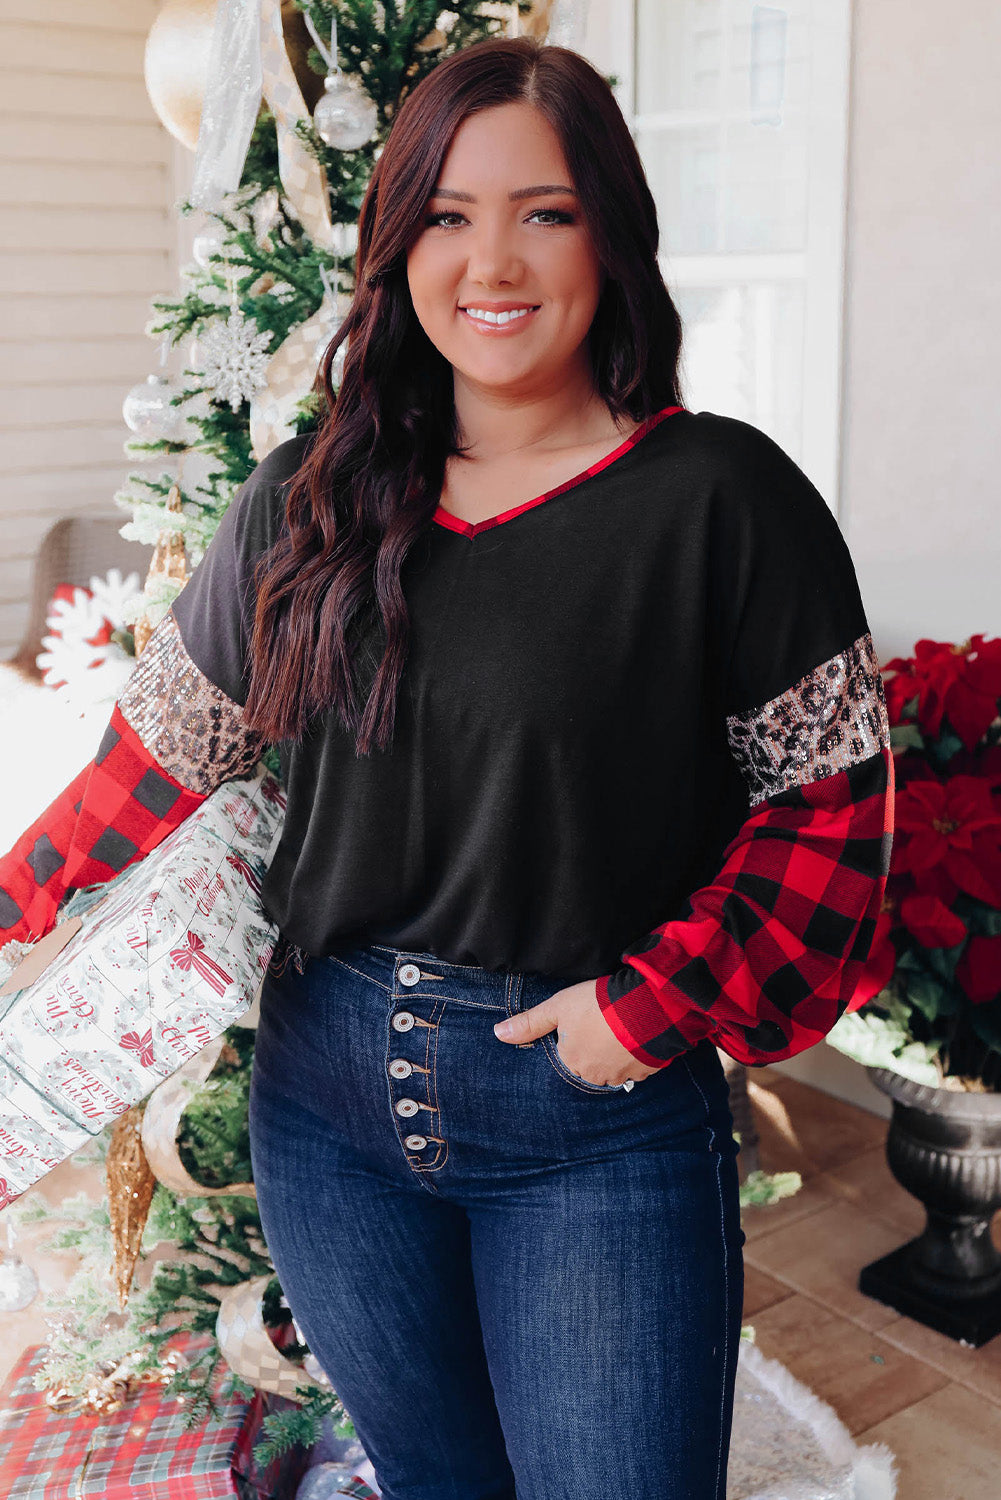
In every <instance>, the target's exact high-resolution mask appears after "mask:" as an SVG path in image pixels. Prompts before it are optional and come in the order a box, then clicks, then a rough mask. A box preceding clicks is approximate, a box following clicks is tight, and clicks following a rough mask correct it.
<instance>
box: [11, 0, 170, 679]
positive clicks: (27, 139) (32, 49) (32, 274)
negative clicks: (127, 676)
mask: <svg viewBox="0 0 1001 1500" xmlns="http://www.w3.org/2000/svg"><path fill="white" fill-rule="evenodd" d="M156 10H157V7H156V5H155V4H154V0H88V4H87V5H85V6H81V5H80V4H78V3H76V0H4V5H3V13H2V16H0V519H2V525H3V546H2V548H0V656H9V655H10V654H11V653H12V651H13V650H14V649H15V647H16V646H17V643H18V641H19V639H20V636H21V633H22V631H23V629H24V625H25V623H26V619H27V599H28V591H29V583H30V576H31V559H32V557H33V555H34V553H35V552H36V550H37V548H38V544H39V542H40V540H41V538H42V536H43V535H44V534H45V532H46V531H47V530H48V528H49V526H50V525H51V524H52V522H53V521H54V520H56V519H57V518H58V517H59V516H63V515H70V514H77V513H79V512H84V511H88V510H99V511H104V512H106V513H107V512H110V511H113V510H114V505H113V501H112V496H113V494H114V491H115V490H116V489H117V488H118V486H119V485H120V484H121V482H122V480H123V479H124V477H125V475H126V473H127V472H128V470H129V469H130V468H134V467H136V464H135V462H134V461H132V460H129V459H127V458H126V457H125V454H124V452H123V443H124V441H125V438H126V437H127V436H128V431H127V429H126V428H125V426H124V423H123V422H122V399H123V397H124V396H125V394H126V392H127V391H128V390H129V388H130V386H133V385H135V384H136V383H137V382H138V381H141V380H143V379H145V377H146V376H147V375H148V374H150V372H151V371H152V370H153V369H154V368H155V362H156V346H155V344H154V343H153V341H152V340H150V339H147V338H146V337H145V335H144V334H143V327H144V325H145V323H146V321H147V319H148V316H149V299H150V297H151V296H152V295H154V294H155V293H162V292H168V291H170V290H171V289H172V288H173V287H174V286H175V284H176V281H177V273H176V253H175V246H176V229H175V226H174V224H173V222H172V213H171V209H172V205H173V202H174V191H173V181H172V163H173V158H174V152H173V146H172V141H171V138H170V136H168V134H167V132H166V131H165V130H164V129H163V127H162V126H161V125H160V124H159V122H158V120H157V119H156V116H155V114H154V113H153V109H152V106H151V105H150V102H149V100H148V98H147V96H146V89H145V86H144V83H143V48H144V45H145V39H146V33H147V31H148V30H149V27H150V25H151V24H152V21H153V18H154V16H155V15H156ZM126 520H127V516H126V515H125V513H124V512H123V513H122V523H123V524H124V523H125V521H126Z"/></svg>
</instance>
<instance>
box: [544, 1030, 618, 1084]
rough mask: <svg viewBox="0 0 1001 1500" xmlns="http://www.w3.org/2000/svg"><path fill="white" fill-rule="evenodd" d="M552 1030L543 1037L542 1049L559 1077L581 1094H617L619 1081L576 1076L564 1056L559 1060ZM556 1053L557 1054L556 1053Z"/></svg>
mask: <svg viewBox="0 0 1001 1500" xmlns="http://www.w3.org/2000/svg"><path fill="white" fill-rule="evenodd" d="M552 1036H553V1034H552V1032H551V1031H547V1032H546V1034H545V1035H544V1036H543V1037H542V1038H541V1041H542V1050H543V1052H544V1053H545V1055H546V1057H548V1059H549V1063H550V1066H551V1067H552V1069H553V1071H554V1073H555V1074H556V1076H557V1077H558V1078H562V1079H564V1080H565V1082H567V1083H569V1084H570V1085H571V1087H572V1088H575V1089H576V1090H577V1091H578V1093H581V1094H615V1093H618V1091H619V1089H620V1088H621V1087H622V1085H621V1084H618V1083H589V1082H588V1080H587V1079H586V1078H580V1079H578V1078H576V1077H575V1076H574V1074H573V1073H571V1071H570V1069H569V1068H568V1067H567V1065H566V1063H565V1062H563V1059H562V1058H559V1061H557V1056H558V1053H559V1048H558V1047H557V1045H556V1043H555V1042H553V1040H552ZM554 1053H555V1054H556V1055H554Z"/></svg>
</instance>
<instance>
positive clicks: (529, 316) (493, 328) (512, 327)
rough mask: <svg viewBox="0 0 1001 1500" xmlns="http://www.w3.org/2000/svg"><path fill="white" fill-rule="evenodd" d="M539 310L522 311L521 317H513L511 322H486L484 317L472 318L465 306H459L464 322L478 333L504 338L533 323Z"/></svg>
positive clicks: (535, 308) (534, 308)
mask: <svg viewBox="0 0 1001 1500" xmlns="http://www.w3.org/2000/svg"><path fill="white" fill-rule="evenodd" d="M538 311H539V309H538V308H537V307H533V308H531V309H530V310H529V311H528V312H526V313H522V315H521V317H520V318H512V319H511V321H510V322H509V323H485V322H484V321H483V319H482V318H472V317H470V315H469V313H467V311H466V309H465V308H464V307H460V308H459V315H460V317H461V318H462V320H463V322H464V323H469V324H471V325H472V327H473V328H475V329H476V331H477V333H486V334H489V335H490V336H491V337H492V338H495V339H496V338H503V337H504V336H505V335H506V334H510V333H517V332H518V330H519V329H521V328H524V327H526V325H527V324H529V323H531V322H532V320H533V318H534V317H535V314H536V313H537V312H538Z"/></svg>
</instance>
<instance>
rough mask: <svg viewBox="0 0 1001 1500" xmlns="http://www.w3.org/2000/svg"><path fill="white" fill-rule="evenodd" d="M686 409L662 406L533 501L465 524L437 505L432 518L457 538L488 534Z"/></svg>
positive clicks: (604, 466)
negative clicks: (613, 445) (608, 450)
mask: <svg viewBox="0 0 1001 1500" xmlns="http://www.w3.org/2000/svg"><path fill="white" fill-rule="evenodd" d="M685 410H686V408H685V407H683V406H665V407H664V408H663V409H662V410H661V411H657V412H654V413H653V415H652V416H649V417H647V419H646V421H645V422H643V423H641V424H640V426H639V427H637V429H636V431H635V432H633V433H630V435H629V437H627V438H625V439H624V441H623V442H621V443H620V444H619V445H618V447H617V448H613V449H612V451H611V453H606V454H605V456H604V458H599V459H598V461H597V462H596V463H593V464H591V465H590V466H589V467H588V468H586V469H581V471H580V473H579V474H574V475H573V477H572V478H571V479H565V480H564V481H563V483H562V484H557V485H555V486H554V487H553V488H552V489H551V490H546V492H545V493H544V494H542V495H536V496H535V498H534V499H533V500H525V501H523V503H522V504H521V505H515V506H512V508H511V509H510V510H502V511H501V512H500V514H499V515H496V516H488V517H487V519H486V520H485V521H464V520H462V518H461V517H460V516H454V515H453V514H452V512H451V511H449V510H445V508H444V506H441V505H439V506H438V507H437V509H436V510H435V513H434V516H433V517H432V519H433V520H434V521H435V522H436V523H437V524H438V525H439V526H443V527H445V529H446V530H448V531H454V532H456V533H457V534H458V535H459V536H466V537H469V538H472V537H475V536H479V534H480V532H481V531H489V530H490V528H491V527H493V526H503V525H504V524H505V522H507V521H513V520H514V518H515V516H520V515H522V514H523V513H524V512H525V511H526V510H532V509H534V507H535V506H537V505H542V504H543V503H544V502H545V501H546V500H552V499H553V498H554V496H556V495H562V494H565V493H566V491H567V490H572V489H573V488H574V487H575V485H578V484H582V483H583V482H584V480H585V479H590V478H591V477H592V476H593V475H595V474H600V473H601V472H602V470H603V469H607V468H608V467H609V465H610V464H613V463H615V461H616V459H619V458H622V457H623V455H624V454H626V453H628V452H629V451H630V449H632V448H635V447H636V444H637V443H638V442H640V441H641V440H642V439H643V438H645V437H646V435H647V433H649V432H652V431H653V429H654V428H655V427H656V426H657V425H658V424H659V423H660V422H662V421H663V420H664V418H665V417H670V416H673V415H674V413H675V412H679V411H685Z"/></svg>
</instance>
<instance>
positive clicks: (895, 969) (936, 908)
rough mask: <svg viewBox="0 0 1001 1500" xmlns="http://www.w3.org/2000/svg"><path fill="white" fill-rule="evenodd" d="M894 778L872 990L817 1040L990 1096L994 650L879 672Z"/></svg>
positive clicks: (996, 766) (998, 1000) (937, 649)
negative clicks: (890, 839)
mask: <svg viewBox="0 0 1001 1500" xmlns="http://www.w3.org/2000/svg"><path fill="white" fill-rule="evenodd" d="M882 675H883V685H884V688H885V690H886V702H887V708H888V711H889V720H890V742H891V746H892V749H893V756H894V770H895V773H896V795H895V801H894V837H893V852H892V856H891V863H890V875H889V879H888V882H887V889H886V897H885V900H884V903H883V910H882V912H881V914H880V919H879V923H878V925H877V930H876V939H875V943H874V947H873V953H872V957H871V959H870V962H869V965H868V976H867V977H868V979H869V981H870V983H869V985H868V986H867V987H869V988H872V987H873V986H874V985H878V987H879V992H878V993H877V994H875V996H874V998H873V999H872V1000H870V1001H868V1002H867V1003H866V1004H865V1005H863V1006H862V1007H861V1008H860V1009H859V1010H858V1011H856V1012H853V1013H850V1014H848V1015H845V1016H843V1017H842V1018H841V1020H840V1021H839V1022H838V1024H837V1026H836V1027H835V1028H834V1030H833V1031H832V1032H831V1033H830V1034H829V1037H828V1040H829V1041H831V1042H832V1044H833V1045H834V1046H836V1047H838V1048H839V1049H840V1050H841V1051H844V1052H847V1053H849V1055H851V1056H853V1057H857V1058H858V1059H859V1061H861V1062H865V1063H867V1064H870V1065H873V1064H875V1065H878V1066H882V1067H888V1068H892V1069H894V1070H895V1071H897V1072H899V1073H903V1074H905V1075H906V1076H908V1077H913V1078H917V1079H918V1081H919V1082H923V1083H932V1084H938V1085H940V1086H945V1087H952V1088H955V1087H964V1088H978V1089H985V1088H986V1089H990V1090H994V1091H999V1092H1001V639H998V638H995V639H992V640H987V639H986V638H985V637H984V636H983V635H974V636H971V637H970V639H969V640H967V641H964V642H963V643H962V645H953V644H950V643H949V642H943V641H931V640H921V641H918V642H917V644H916V646H915V648H914V655H913V656H912V657H899V656H898V657H894V658H893V659H892V660H890V661H888V662H887V663H886V664H885V666H884V667H883V669H882Z"/></svg>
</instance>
